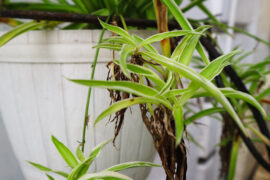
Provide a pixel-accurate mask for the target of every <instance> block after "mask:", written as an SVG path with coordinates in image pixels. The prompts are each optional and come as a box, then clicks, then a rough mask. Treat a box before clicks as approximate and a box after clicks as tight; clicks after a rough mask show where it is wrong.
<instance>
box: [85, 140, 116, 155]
mask: <svg viewBox="0 0 270 180" xmlns="http://www.w3.org/2000/svg"><path fill="white" fill-rule="evenodd" d="M111 141H112V140H111V139H109V140H106V141H104V142H102V143H100V144H98V145H97V146H96V147H94V148H93V149H92V151H91V153H90V157H93V158H94V159H95V158H96V157H97V156H98V155H99V154H100V151H101V149H102V148H104V146H106V145H107V144H108V143H109V142H111Z"/></svg>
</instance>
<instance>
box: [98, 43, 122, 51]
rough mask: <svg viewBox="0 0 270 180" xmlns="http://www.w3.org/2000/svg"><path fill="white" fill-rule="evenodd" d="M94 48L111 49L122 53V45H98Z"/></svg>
mask: <svg viewBox="0 0 270 180" xmlns="http://www.w3.org/2000/svg"><path fill="white" fill-rule="evenodd" d="M93 48H104V49H111V50H115V51H121V49H122V45H119V44H109V43H101V44H98V45H96V46H93Z"/></svg>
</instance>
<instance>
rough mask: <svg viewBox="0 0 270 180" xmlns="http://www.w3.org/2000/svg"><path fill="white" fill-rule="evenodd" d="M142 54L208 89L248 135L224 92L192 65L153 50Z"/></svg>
mask: <svg viewBox="0 0 270 180" xmlns="http://www.w3.org/2000/svg"><path fill="white" fill-rule="evenodd" d="M141 54H143V55H145V56H148V57H150V58H152V59H153V60H155V61H156V62H158V63H160V64H162V65H163V66H166V67H167V68H168V69H170V70H172V71H174V72H177V73H179V74H180V75H182V76H184V77H186V78H188V79H190V80H191V81H193V82H196V83H197V84H198V85H199V86H200V87H202V88H203V89H204V90H206V91H207V92H208V93H209V94H211V95H212V96H213V97H214V98H215V99H216V100H217V101H218V102H220V103H221V104H222V105H223V107H224V108H225V109H226V110H227V112H228V113H229V114H230V115H231V116H232V118H233V119H234V120H235V122H236V123H237V125H238V126H239V128H240V129H241V130H242V131H243V133H244V134H245V135H247V133H246V130H245V127H244V125H243V124H242V122H241V120H240V119H239V117H238V115H237V114H236V112H235V111H234V109H233V107H232V106H231V104H230V102H229V101H228V100H227V99H226V97H225V96H224V95H223V93H222V92H221V91H220V90H219V89H218V88H217V87H216V86H215V85H214V84H213V83H211V82H210V81H209V80H208V79H206V78H205V77H204V76H202V75H200V74H198V73H196V72H195V71H194V70H192V69H191V68H190V67H188V66H185V65H183V64H181V63H178V62H176V61H174V60H172V59H170V58H167V57H165V56H162V55H158V54H154V53H151V52H141Z"/></svg>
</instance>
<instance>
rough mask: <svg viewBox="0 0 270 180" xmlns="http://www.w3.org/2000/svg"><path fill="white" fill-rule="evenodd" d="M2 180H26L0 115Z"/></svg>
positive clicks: (0, 171)
mask: <svg viewBox="0 0 270 180" xmlns="http://www.w3.org/2000/svg"><path fill="white" fill-rule="evenodd" d="M0 144H1V148H0V179H2V180H24V177H23V174H22V172H21V170H20V168H19V165H18V161H17V159H16V158H15V155H14V153H13V150H12V148H11V145H10V142H9V139H8V136H7V132H6V129H5V127H4V123H3V120H2V116H1V113H0Z"/></svg>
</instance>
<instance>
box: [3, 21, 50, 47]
mask: <svg viewBox="0 0 270 180" xmlns="http://www.w3.org/2000/svg"><path fill="white" fill-rule="evenodd" d="M44 25H45V22H44V21H42V22H37V21H31V22H28V23H24V24H21V25H19V26H17V27H15V28H14V29H12V30H11V31H9V32H7V33H5V34H4V35H2V36H1V37H0V47H1V46H3V45H4V44H6V43H7V42H9V41H10V40H11V39H13V38H15V37H16V36H18V35H20V34H22V33H24V32H26V31H30V30H34V29H38V28H40V27H42V26H44Z"/></svg>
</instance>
